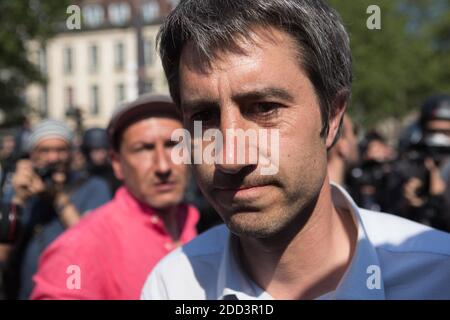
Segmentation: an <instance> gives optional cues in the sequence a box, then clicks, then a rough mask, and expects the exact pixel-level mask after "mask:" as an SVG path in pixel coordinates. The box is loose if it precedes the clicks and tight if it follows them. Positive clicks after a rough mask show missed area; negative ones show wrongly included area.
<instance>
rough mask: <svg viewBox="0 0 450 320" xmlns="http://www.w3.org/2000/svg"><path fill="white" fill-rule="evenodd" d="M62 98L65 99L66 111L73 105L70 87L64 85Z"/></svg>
mask: <svg viewBox="0 0 450 320" xmlns="http://www.w3.org/2000/svg"><path fill="white" fill-rule="evenodd" d="M64 100H65V107H66V112H67V111H69V110H72V109H73V108H74V107H75V102H74V95H73V88H72V87H66V90H65V98H64Z"/></svg>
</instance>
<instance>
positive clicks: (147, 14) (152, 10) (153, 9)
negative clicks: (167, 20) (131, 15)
mask: <svg viewBox="0 0 450 320" xmlns="http://www.w3.org/2000/svg"><path fill="white" fill-rule="evenodd" d="M159 14H160V12H159V3H158V2H157V1H151V2H147V3H144V4H143V5H142V19H144V22H153V21H155V20H156V19H157V18H158V17H159Z"/></svg>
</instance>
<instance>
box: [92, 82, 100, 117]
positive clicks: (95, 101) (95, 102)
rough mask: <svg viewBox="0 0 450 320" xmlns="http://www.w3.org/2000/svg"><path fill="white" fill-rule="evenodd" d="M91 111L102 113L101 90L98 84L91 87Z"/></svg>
mask: <svg viewBox="0 0 450 320" xmlns="http://www.w3.org/2000/svg"><path fill="white" fill-rule="evenodd" d="M90 113H91V114H92V115H98V114H99V113H100V101H99V90H98V86H96V85H94V86H92V87H91V103H90Z"/></svg>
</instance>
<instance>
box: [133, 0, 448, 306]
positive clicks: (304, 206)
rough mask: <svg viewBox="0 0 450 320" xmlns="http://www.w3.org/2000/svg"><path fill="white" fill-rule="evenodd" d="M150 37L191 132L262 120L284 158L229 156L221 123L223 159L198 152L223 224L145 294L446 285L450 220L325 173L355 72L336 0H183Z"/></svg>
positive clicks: (306, 293) (430, 293) (389, 294)
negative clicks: (387, 209)
mask: <svg viewBox="0 0 450 320" xmlns="http://www.w3.org/2000/svg"><path fill="white" fill-rule="evenodd" d="M203 13H208V14H203ZM159 40H160V53H161V57H162V61H163V65H164V69H165V72H166V76H167V78H168V79H169V87H170V91H171V94H172V97H173V98H174V100H175V102H176V103H177V104H178V105H179V106H180V108H181V109H182V111H183V118H184V126H185V128H186V130H188V131H189V133H191V134H192V132H194V129H193V128H194V127H195V123H196V122H197V121H201V123H202V126H203V129H213V130H217V131H220V132H221V133H225V131H226V130H228V129H242V130H244V131H247V130H250V131H256V132H258V133H259V132H261V131H262V130H266V129H267V130H268V129H270V130H272V131H271V132H276V133H277V134H278V138H279V139H278V141H277V140H276V139H275V140H274V141H276V142H278V145H276V144H275V146H277V147H278V149H277V150H276V149H275V150H274V149H271V150H272V151H275V153H276V152H279V158H278V159H277V158H276V157H275V160H277V161H273V162H272V164H274V165H275V166H276V168H277V170H276V171H275V172H274V173H273V174H271V175H267V174H262V173H261V172H262V167H263V166H264V165H265V163H263V162H262V161H260V159H261V158H258V161H257V162H256V163H255V162H252V161H250V160H249V159H250V157H248V158H247V157H246V158H245V161H228V160H230V159H231V160H236V158H239V157H238V156H237V155H236V153H237V152H238V150H239V148H235V147H234V146H233V144H232V143H230V144H228V143H229V142H230V141H228V139H229V137H228V136H227V135H225V134H223V136H224V137H225V141H223V147H222V148H221V149H218V157H217V158H216V159H219V160H220V161H215V162H214V163H211V162H210V161H200V162H199V161H196V162H194V163H195V164H194V166H193V171H194V175H195V178H196V180H197V182H198V184H199V187H200V189H201V190H202V192H203V193H204V194H205V196H206V198H207V199H208V200H209V201H210V202H211V204H212V205H213V206H214V208H215V209H216V210H217V212H218V213H219V214H220V216H221V217H222V219H223V220H224V222H225V224H226V226H224V225H222V226H219V227H216V228H214V229H212V230H210V231H208V232H206V233H204V234H203V235H201V236H200V237H198V238H197V239H195V240H193V241H192V242H191V243H189V244H187V245H186V246H184V247H182V248H180V249H178V250H176V251H174V252H173V253H172V254H170V255H169V256H167V257H166V258H165V259H163V260H162V261H161V262H160V263H159V264H158V265H157V266H156V268H155V269H154V270H153V272H152V273H151V274H150V276H149V278H148V279H147V282H146V283H145V285H144V287H143V291H142V295H141V297H142V298H143V299H272V298H273V299H433V298H436V299H450V235H449V234H446V233H443V232H439V231H436V230H434V229H430V228H428V227H425V226H422V225H420V224H416V223H413V222H410V221H408V220H404V219H401V218H398V217H395V216H391V215H387V214H382V213H377V212H372V211H367V210H363V209H359V208H358V207H357V206H356V205H355V203H354V202H353V200H352V199H351V198H350V196H349V195H348V194H347V193H346V192H345V191H344V190H343V189H341V188H340V187H338V186H336V185H332V184H330V182H329V178H328V174H327V151H328V150H329V149H330V148H331V147H332V146H333V144H334V143H335V141H336V139H337V136H338V131H339V127H340V126H341V123H342V118H343V116H344V113H345V110H346V107H347V103H348V99H349V96H350V92H351V81H352V71H351V53H350V48H349V39H348V35H347V33H346V31H345V29H344V27H343V25H342V23H341V20H340V18H339V16H338V14H337V13H336V12H335V11H334V10H333V9H331V8H330V7H329V6H328V5H327V4H326V3H325V2H324V1H318V0H314V1H313V0H252V1H248V0H234V1H233V5H232V6H231V5H230V1H225V0H202V1H184V2H181V3H180V5H179V6H178V7H177V8H176V9H175V10H174V11H173V12H172V13H171V14H170V15H169V17H168V19H167V20H166V22H165V23H164V24H163V26H162V28H161V31H160V35H159ZM233 139H234V138H233ZM192 141H193V142H196V143H198V139H196V138H195V132H194V139H193V140H192ZM201 143H204V144H205V145H206V144H208V143H210V142H208V141H207V139H203V140H202V142H201ZM230 146H233V147H230ZM245 147H246V148H245V149H247V145H246V146H245ZM248 149H250V146H248ZM203 150H204V149H203ZM216 151H217V150H216ZM194 153H195V152H194ZM261 154H265V153H264V152H262V150H261V145H260V144H258V155H261ZM270 154H271V155H272V153H270ZM216 156H217V154H216ZM241 160H242V159H241ZM265 160H267V159H265ZM270 160H271V161H272V160H273V158H270ZM264 162H265V161H264Z"/></svg>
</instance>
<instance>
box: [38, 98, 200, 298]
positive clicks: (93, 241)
mask: <svg viewBox="0 0 450 320" xmlns="http://www.w3.org/2000/svg"><path fill="white" fill-rule="evenodd" d="M179 128H182V122H181V117H180V115H179V113H178V110H177V108H176V106H175V105H174V104H173V103H172V101H171V100H170V98H169V97H166V96H158V95H146V96H143V97H141V98H139V99H138V100H136V101H134V102H132V103H130V104H128V105H125V106H124V108H122V109H121V110H120V111H119V112H118V113H116V115H114V116H113V118H112V119H111V121H110V123H109V125H108V135H109V137H110V142H111V146H112V152H111V154H112V163H113V168H114V173H115V175H116V176H117V178H118V179H120V180H122V181H123V184H124V186H123V187H121V188H120V189H119V190H118V191H117V192H116V194H115V197H114V199H113V200H112V201H110V202H109V203H107V204H106V205H104V206H102V207H100V208H99V209H97V210H95V211H93V212H92V213H90V214H89V215H87V216H86V217H85V218H84V219H82V220H81V222H80V223H79V224H78V225H77V226H75V227H74V228H72V229H70V230H68V231H67V232H65V233H64V234H63V235H62V236H60V237H59V238H58V239H57V240H56V241H55V242H53V244H52V245H50V246H49V247H48V249H47V250H46V251H45V252H44V253H43V254H42V256H41V258H40V263H39V269H38V272H37V273H36V275H35V276H34V282H35V287H34V290H33V293H32V296H31V298H32V299H138V298H139V296H140V291H141V289H142V286H143V284H144V282H145V279H146V277H147V275H148V273H149V272H150V271H151V269H152V268H153V267H154V265H155V264H156V263H157V262H158V261H159V260H160V259H161V258H162V257H164V256H165V255H166V254H167V253H168V252H170V251H172V250H173V249H174V248H176V247H178V246H179V245H181V244H184V243H186V242H188V241H189V240H191V239H192V238H194V237H195V236H196V229H195V226H196V224H197V221H198V218H199V214H198V211H197V210H196V209H195V208H194V207H192V206H190V205H187V204H184V203H182V200H183V195H184V191H185V188H186V184H187V180H188V168H187V167H186V165H184V164H175V163H173V162H172V161H171V156H170V155H171V150H172V148H173V147H174V145H175V144H174V142H172V141H171V135H172V132H173V131H174V130H176V129H179Z"/></svg>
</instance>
